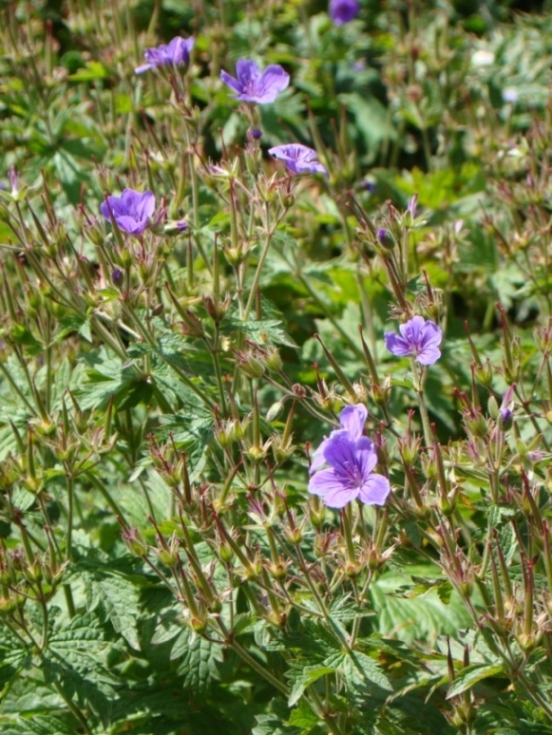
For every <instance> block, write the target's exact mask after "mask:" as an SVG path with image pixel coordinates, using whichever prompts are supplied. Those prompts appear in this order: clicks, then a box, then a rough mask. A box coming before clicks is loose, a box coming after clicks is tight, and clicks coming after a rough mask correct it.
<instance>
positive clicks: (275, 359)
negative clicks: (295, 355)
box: [265, 347, 284, 373]
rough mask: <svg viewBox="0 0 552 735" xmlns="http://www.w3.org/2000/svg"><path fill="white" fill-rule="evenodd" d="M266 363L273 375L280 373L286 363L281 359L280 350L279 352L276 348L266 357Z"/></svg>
mask: <svg viewBox="0 0 552 735" xmlns="http://www.w3.org/2000/svg"><path fill="white" fill-rule="evenodd" d="M265 363H266V366H267V368H268V369H269V370H270V371H272V372H273V373H279V372H280V370H281V369H282V368H283V366H284V362H283V360H282V358H281V357H280V352H279V350H277V349H276V347H273V348H272V349H271V350H269V352H268V354H267V355H266V357H265Z"/></svg>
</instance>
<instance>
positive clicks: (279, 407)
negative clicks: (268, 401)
mask: <svg viewBox="0 0 552 735" xmlns="http://www.w3.org/2000/svg"><path fill="white" fill-rule="evenodd" d="M283 410H284V403H283V401H276V403H273V404H272V406H271V407H270V408H269V409H268V411H267V412H266V420H267V421H276V419H277V418H278V416H280V415H281V413H282V411H283Z"/></svg>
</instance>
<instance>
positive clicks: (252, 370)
mask: <svg viewBox="0 0 552 735" xmlns="http://www.w3.org/2000/svg"><path fill="white" fill-rule="evenodd" d="M238 367H239V368H240V370H241V371H242V372H244V373H245V374H246V375H248V376H249V377H250V378H260V377H262V376H263V375H264V372H265V366H264V365H263V362H262V361H261V360H260V359H259V358H257V357H254V356H253V354H252V353H250V352H246V353H242V354H241V355H240V359H239V362H238Z"/></svg>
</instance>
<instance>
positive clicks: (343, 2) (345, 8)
mask: <svg viewBox="0 0 552 735" xmlns="http://www.w3.org/2000/svg"><path fill="white" fill-rule="evenodd" d="M359 11H360V5H359V4H358V2H357V0H330V8H329V11H328V12H329V14H330V18H331V19H332V21H333V23H335V25H336V26H341V25H343V23H349V21H351V20H354V19H355V18H356V17H357V15H358V14H359Z"/></svg>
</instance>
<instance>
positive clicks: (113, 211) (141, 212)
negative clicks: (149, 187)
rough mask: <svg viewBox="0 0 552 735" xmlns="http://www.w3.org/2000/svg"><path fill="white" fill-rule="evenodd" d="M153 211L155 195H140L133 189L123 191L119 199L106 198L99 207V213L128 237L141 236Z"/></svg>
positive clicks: (150, 193) (145, 193)
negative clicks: (113, 222) (112, 220)
mask: <svg viewBox="0 0 552 735" xmlns="http://www.w3.org/2000/svg"><path fill="white" fill-rule="evenodd" d="M154 209H155V195H154V194H153V192H151V191H145V192H143V193H140V192H139V191H134V189H125V190H124V191H123V193H122V194H121V196H120V197H117V196H108V197H107V198H106V200H105V202H102V203H101V205H100V212H101V213H102V214H103V216H104V217H105V218H106V220H108V221H109V222H110V221H111V217H113V219H114V220H115V222H116V223H117V227H118V228H119V229H120V230H123V232H128V233H129V235H141V234H142V232H143V231H144V230H145V229H146V227H147V226H148V225H149V223H150V219H151V216H152V214H153V210H154Z"/></svg>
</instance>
